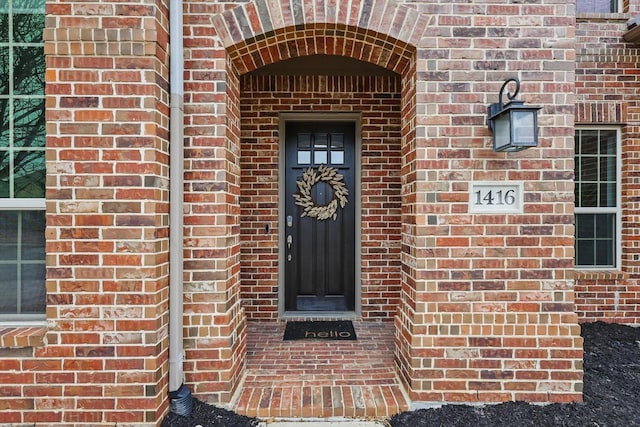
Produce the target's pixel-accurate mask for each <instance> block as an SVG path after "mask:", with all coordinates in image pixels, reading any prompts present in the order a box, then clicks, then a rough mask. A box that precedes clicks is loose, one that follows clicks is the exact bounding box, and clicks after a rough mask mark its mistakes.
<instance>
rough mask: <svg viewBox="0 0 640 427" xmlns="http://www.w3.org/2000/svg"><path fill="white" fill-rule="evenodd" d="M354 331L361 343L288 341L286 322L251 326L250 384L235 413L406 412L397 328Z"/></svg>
mask: <svg viewBox="0 0 640 427" xmlns="http://www.w3.org/2000/svg"><path fill="white" fill-rule="evenodd" d="M354 326H355V330H356V335H357V336H358V339H357V341H320V340H313V341H312V340H301V341H283V340H282V336H283V334H284V327H285V322H273V321H271V322H260V321H252V322H249V324H248V342H247V360H246V362H247V369H246V378H245V381H244V383H243V384H242V386H241V387H242V388H241V390H240V391H239V394H238V397H237V399H236V401H235V405H234V408H233V409H234V410H235V411H236V412H238V413H240V414H244V415H249V416H252V417H260V418H270V417H314V418H315V417H318V418H328V417H347V418H351V417H387V416H391V415H393V414H396V413H398V412H401V411H404V410H407V408H408V402H407V399H406V398H405V395H404V393H403V391H402V388H401V387H402V386H401V385H400V381H399V379H398V377H397V375H396V370H395V364H394V360H393V351H394V346H395V345H394V341H393V333H394V326H393V322H363V321H354Z"/></svg>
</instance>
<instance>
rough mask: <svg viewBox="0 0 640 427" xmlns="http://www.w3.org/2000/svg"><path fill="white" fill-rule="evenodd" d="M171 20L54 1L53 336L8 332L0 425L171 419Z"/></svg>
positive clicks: (50, 48)
mask: <svg viewBox="0 0 640 427" xmlns="http://www.w3.org/2000/svg"><path fill="white" fill-rule="evenodd" d="M166 23H167V9H166V7H165V5H164V3H162V2H158V3H157V4H155V3H153V2H151V3H146V4H144V5H132V4H121V3H118V2H115V3H109V2H101V3H100V4H99V5H87V4H80V3H77V2H76V3H75V4H73V3H58V2H51V1H50V2H47V19H46V25H47V28H46V30H45V34H44V38H45V53H46V55H47V56H46V64H47V73H46V96H47V120H48V123H47V152H46V159H47V172H48V177H47V182H46V186H47V188H46V197H47V205H46V208H47V230H46V238H47V243H46V250H47V281H46V287H47V312H46V314H47V331H46V335H45V336H44V337H42V335H43V333H42V331H41V330H40V331H38V330H36V331H31V332H30V331H29V330H28V329H25V330H23V331H22V332H23V333H24V332H26V333H33V337H38V336H39V337H41V338H40V339H39V340H33V339H29V338H23V339H21V338H20V337H18V336H16V337H14V339H11V337H10V335H11V334H9V335H7V334H5V333H4V332H3V333H2V334H3V335H4V336H3V338H2V344H3V346H6V345H8V346H10V347H14V348H1V349H0V383H1V384H2V387H3V392H1V393H0V424H3V425H5V424H10V423H15V424H20V425H22V424H34V423H38V424H39V425H41V424H42V425H44V424H46V425H51V426H53V425H83V426H84V425H88V424H105V425H114V424H116V423H118V424H120V423H132V424H143V423H153V424H155V422H156V420H157V419H158V418H159V417H161V415H162V414H163V413H164V412H165V411H166V410H167V408H168V401H167V400H166V398H165V397H166V393H167V377H166V375H164V373H165V372H166V369H167V357H168V351H167V335H166V329H167V324H168V323H167V322H168V318H167V316H166V306H167V296H168V295H167V285H168V277H167V272H168V252H167V236H168V227H167V210H168V201H167V199H168V191H167V185H166V184H167V182H168V167H167V155H168V153H167V147H168V145H167V138H168V105H167V102H168V68H167V52H166V51H165V48H166V46H167V40H168V34H167V29H166ZM12 341H13V342H12ZM35 341H39V342H35ZM23 346H33V347H23ZM16 347H22V348H16Z"/></svg>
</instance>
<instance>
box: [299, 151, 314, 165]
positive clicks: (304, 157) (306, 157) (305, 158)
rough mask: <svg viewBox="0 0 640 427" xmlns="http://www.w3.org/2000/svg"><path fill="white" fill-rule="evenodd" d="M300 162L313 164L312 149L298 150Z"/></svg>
mask: <svg viewBox="0 0 640 427" xmlns="http://www.w3.org/2000/svg"><path fill="white" fill-rule="evenodd" d="M298 164H299V165H308V164H311V151H298Z"/></svg>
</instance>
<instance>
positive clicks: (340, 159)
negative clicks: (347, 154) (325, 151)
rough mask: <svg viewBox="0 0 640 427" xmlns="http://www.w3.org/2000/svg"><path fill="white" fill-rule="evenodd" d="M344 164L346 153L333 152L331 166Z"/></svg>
mask: <svg viewBox="0 0 640 427" xmlns="http://www.w3.org/2000/svg"><path fill="white" fill-rule="evenodd" d="M343 163H344V151H332V152H331V164H334V165H341V164H343Z"/></svg>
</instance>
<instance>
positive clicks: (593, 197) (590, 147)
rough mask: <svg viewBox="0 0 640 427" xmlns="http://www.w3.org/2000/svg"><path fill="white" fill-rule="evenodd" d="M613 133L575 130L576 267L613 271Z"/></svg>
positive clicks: (616, 216)
mask: <svg viewBox="0 0 640 427" xmlns="http://www.w3.org/2000/svg"><path fill="white" fill-rule="evenodd" d="M618 139H619V135H618V130H617V129H577V130H576V138H575V142H576V159H575V168H576V177H575V201H576V209H575V224H576V228H575V229H576V241H575V242H576V243H575V245H576V246H575V252H576V266H577V267H587V268H616V267H617V266H618V258H619V250H618V247H619V246H620V245H619V241H620V238H619V235H620V232H619V230H620V227H619V225H618V224H619V220H620V195H619V188H620V185H619V172H618V169H619V160H618V159H619V143H618Z"/></svg>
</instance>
